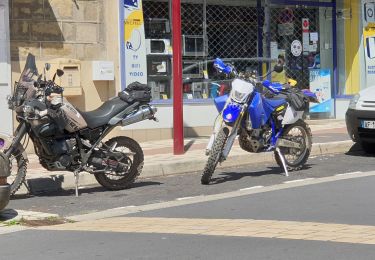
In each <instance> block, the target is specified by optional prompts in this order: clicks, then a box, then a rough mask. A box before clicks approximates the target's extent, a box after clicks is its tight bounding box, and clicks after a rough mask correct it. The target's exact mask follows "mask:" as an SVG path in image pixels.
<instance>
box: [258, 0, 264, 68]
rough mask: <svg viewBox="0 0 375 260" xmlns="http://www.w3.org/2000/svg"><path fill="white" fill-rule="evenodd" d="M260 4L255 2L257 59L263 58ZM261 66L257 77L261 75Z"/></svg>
mask: <svg viewBox="0 0 375 260" xmlns="http://www.w3.org/2000/svg"><path fill="white" fill-rule="evenodd" d="M261 15H262V2H261V0H257V27H258V57H263V24H262V17H261ZM262 67H263V64H262V63H259V64H258V75H262V74H263V71H262V69H263V68H262Z"/></svg>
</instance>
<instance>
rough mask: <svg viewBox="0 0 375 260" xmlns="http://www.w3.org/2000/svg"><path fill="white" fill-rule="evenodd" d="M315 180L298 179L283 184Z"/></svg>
mask: <svg viewBox="0 0 375 260" xmlns="http://www.w3.org/2000/svg"><path fill="white" fill-rule="evenodd" d="M313 179H315V178H305V179H298V180H292V181H284V182H283V183H286V184H287V183H296V182H303V181H308V180H313Z"/></svg>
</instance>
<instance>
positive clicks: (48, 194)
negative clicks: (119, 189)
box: [10, 181, 163, 200]
mask: <svg viewBox="0 0 375 260" xmlns="http://www.w3.org/2000/svg"><path fill="white" fill-rule="evenodd" d="M162 184H163V183H161V182H153V181H143V182H136V183H133V185H132V186H131V187H130V189H136V188H141V187H146V186H155V185H162ZM101 192H113V193H115V192H116V191H111V190H107V189H105V188H103V187H101V186H99V187H88V188H80V189H79V194H80V195H82V194H94V193H101ZM63 196H75V190H74V189H69V190H59V191H46V192H38V193H31V194H22V195H17V194H16V195H13V196H12V197H11V198H10V199H11V200H22V199H28V198H31V197H63Z"/></svg>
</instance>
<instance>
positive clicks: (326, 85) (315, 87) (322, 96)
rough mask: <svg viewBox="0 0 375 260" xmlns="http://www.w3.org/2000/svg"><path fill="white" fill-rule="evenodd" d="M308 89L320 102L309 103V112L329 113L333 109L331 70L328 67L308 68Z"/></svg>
mask: <svg viewBox="0 0 375 260" xmlns="http://www.w3.org/2000/svg"><path fill="white" fill-rule="evenodd" d="M310 91H312V92H314V93H315V95H316V96H317V97H318V100H319V102H320V103H318V104H316V103H310V113H330V112H331V111H332V109H333V99H332V98H331V71H330V70H329V69H312V70H310Z"/></svg>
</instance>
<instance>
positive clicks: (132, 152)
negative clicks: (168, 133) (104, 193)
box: [95, 136, 144, 190]
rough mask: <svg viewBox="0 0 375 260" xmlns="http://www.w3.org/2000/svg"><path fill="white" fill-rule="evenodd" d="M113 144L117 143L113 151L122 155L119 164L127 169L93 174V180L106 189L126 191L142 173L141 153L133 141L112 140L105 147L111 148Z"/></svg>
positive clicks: (116, 138) (121, 138)
mask: <svg viewBox="0 0 375 260" xmlns="http://www.w3.org/2000/svg"><path fill="white" fill-rule="evenodd" d="M114 143H117V145H116V148H115V151H116V152H120V153H122V154H123V157H122V159H121V160H120V161H119V162H121V163H124V164H127V165H128V168H127V169H126V170H125V171H122V172H120V171H112V172H108V173H95V178H96V180H97V181H98V182H99V184H100V185H102V186H103V187H104V188H106V189H109V190H122V189H127V188H130V187H131V185H132V184H133V182H134V181H135V180H136V179H137V177H138V176H139V175H140V174H141V172H142V168H143V163H144V162H143V161H144V156H143V151H142V148H141V147H140V146H139V144H138V143H137V142H136V141H135V140H133V139H131V138H128V137H125V136H121V137H115V138H112V139H110V140H109V141H107V142H106V143H105V145H106V146H107V147H112V146H113V144H114Z"/></svg>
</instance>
